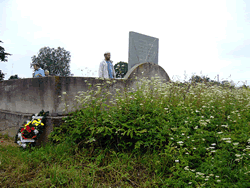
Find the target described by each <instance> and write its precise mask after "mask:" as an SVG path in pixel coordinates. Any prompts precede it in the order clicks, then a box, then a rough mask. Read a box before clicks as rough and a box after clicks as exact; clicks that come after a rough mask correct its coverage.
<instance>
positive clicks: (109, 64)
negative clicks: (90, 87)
mask: <svg viewBox="0 0 250 188" xmlns="http://www.w3.org/2000/svg"><path fill="white" fill-rule="evenodd" d="M104 57H105V59H104V60H103V61H102V62H101V63H100V66H99V77H100V78H110V79H115V78H116V74H115V69H114V66H113V61H111V60H110V52H105V53H104Z"/></svg>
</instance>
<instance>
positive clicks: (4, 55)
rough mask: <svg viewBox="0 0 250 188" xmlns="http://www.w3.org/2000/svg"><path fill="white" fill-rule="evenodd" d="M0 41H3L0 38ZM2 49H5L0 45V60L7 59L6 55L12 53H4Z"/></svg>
mask: <svg viewBox="0 0 250 188" xmlns="http://www.w3.org/2000/svg"><path fill="white" fill-rule="evenodd" d="M0 42H1V43H3V42H2V41H1V40H0ZM4 51H5V49H4V48H3V47H2V46H0V60H1V61H8V60H7V56H8V55H12V54H9V53H6V52H4Z"/></svg>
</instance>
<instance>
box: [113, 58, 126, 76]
mask: <svg viewBox="0 0 250 188" xmlns="http://www.w3.org/2000/svg"><path fill="white" fill-rule="evenodd" d="M114 69H115V73H116V78H124V76H125V75H126V74H127V72H128V63H126V62H122V61H120V62H118V63H116V64H115V66H114Z"/></svg>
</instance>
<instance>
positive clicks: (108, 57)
mask: <svg viewBox="0 0 250 188" xmlns="http://www.w3.org/2000/svg"><path fill="white" fill-rule="evenodd" d="M104 57H105V60H106V61H109V60H110V52H105V54H104Z"/></svg>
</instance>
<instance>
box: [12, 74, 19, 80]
mask: <svg viewBox="0 0 250 188" xmlns="http://www.w3.org/2000/svg"><path fill="white" fill-rule="evenodd" d="M12 79H20V78H19V77H18V76H17V74H16V75H15V76H11V77H10V78H9V80H12Z"/></svg>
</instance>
